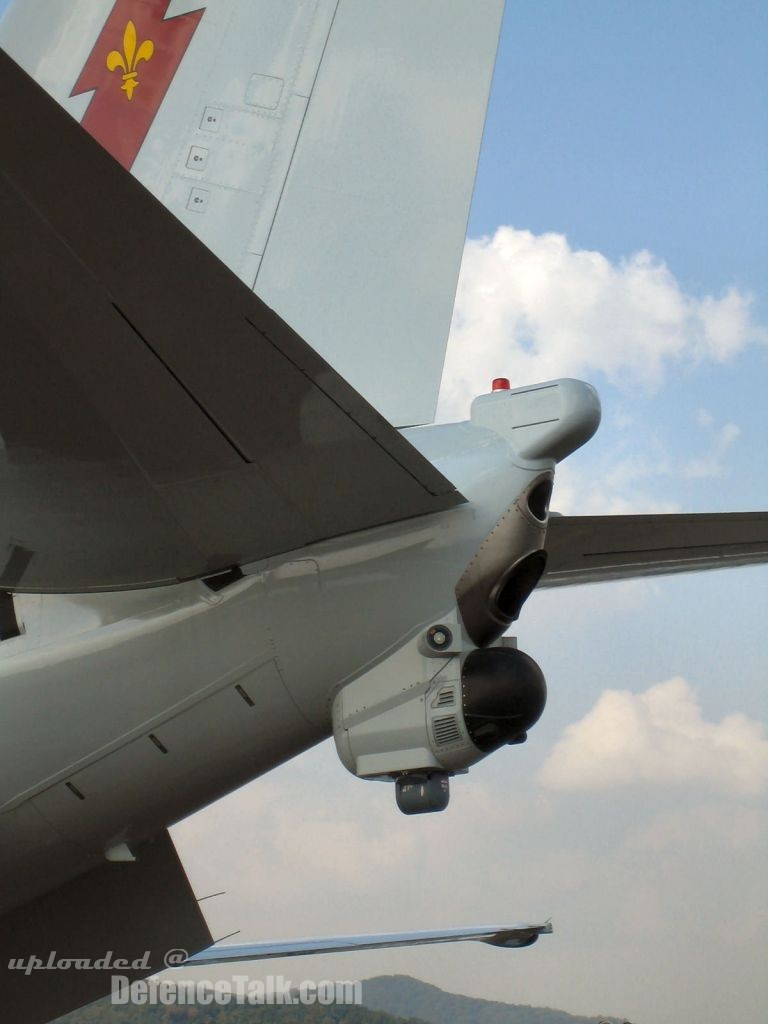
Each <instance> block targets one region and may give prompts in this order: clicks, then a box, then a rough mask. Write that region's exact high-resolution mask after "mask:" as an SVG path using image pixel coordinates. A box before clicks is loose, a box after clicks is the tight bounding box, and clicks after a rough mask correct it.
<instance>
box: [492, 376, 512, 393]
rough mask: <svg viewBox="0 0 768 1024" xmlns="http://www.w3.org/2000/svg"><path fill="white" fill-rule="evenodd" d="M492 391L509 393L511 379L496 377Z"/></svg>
mask: <svg viewBox="0 0 768 1024" xmlns="http://www.w3.org/2000/svg"><path fill="white" fill-rule="evenodd" d="M491 391H509V377H494V378H493V380H492V381H491Z"/></svg>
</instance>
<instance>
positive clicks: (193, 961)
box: [180, 921, 552, 967]
mask: <svg viewBox="0 0 768 1024" xmlns="http://www.w3.org/2000/svg"><path fill="white" fill-rule="evenodd" d="M551 933H552V925H551V924H550V923H549V922H548V921H547V922H545V923H544V924H509V925H476V926H474V927H471V928H439V929H436V930H434V931H419V932H384V933H381V934H377V935H336V936H332V937H330V938H316V939H284V940H282V941H276V942H251V943H245V944H240V945H234V944H233V945H226V944H225V945H221V946H211V948H210V949H203V950H201V951H200V952H199V953H196V954H195V955H194V956H191V957H190V958H189V959H188V960H186V961H185V962H184V963H183V964H182V965H180V966H183V967H204V966H205V965H207V964H229V963H236V962H238V961H241V962H242V961H248V960H270V959H273V958H276V957H283V956H307V955H310V954H312V953H346V952H350V951H354V950H364V949H390V948H393V947H397V946H430V945H437V944H442V943H446V942H484V943H485V944H486V945H488V946H501V947H503V948H506V949H519V948H520V947H522V946H530V945H532V944H533V943H534V942H536V940H537V939H538V937H539V936H540V935H551Z"/></svg>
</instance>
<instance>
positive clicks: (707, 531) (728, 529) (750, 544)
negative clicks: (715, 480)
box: [539, 512, 768, 587]
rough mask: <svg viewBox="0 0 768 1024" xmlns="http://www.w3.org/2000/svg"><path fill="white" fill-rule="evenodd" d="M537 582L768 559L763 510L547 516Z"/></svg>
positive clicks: (570, 582) (566, 582)
mask: <svg viewBox="0 0 768 1024" xmlns="http://www.w3.org/2000/svg"><path fill="white" fill-rule="evenodd" d="M547 551H548V553H549V557H548V559H547V568H546V571H545V573H544V576H543V578H542V581H541V583H540V584H539V586H542V587H563V586H574V585H576V584H579V583H597V582H600V581H605V580H625V579H635V578H639V577H643V576H669V575H672V574H674V573H680V572H699V571H702V570H704V569H725V568H728V567H729V566H731V567H735V566H739V565H758V564H760V563H764V562H768V512H698V513H684V512H683V513H674V514H666V515H664V514H659V515H626V516H553V517H552V518H551V519H550V521H549V526H548V527H547Z"/></svg>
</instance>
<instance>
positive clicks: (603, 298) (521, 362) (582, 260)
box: [440, 227, 768, 419]
mask: <svg viewBox="0 0 768 1024" xmlns="http://www.w3.org/2000/svg"><path fill="white" fill-rule="evenodd" d="M751 302H752V298H751V296H750V295H747V294H745V293H743V292H740V291H738V290H737V289H735V288H730V289H729V290H728V291H727V292H726V293H725V294H724V295H723V296H722V297H721V298H715V297H713V296H711V295H706V296H704V297H703V298H697V297H695V296H692V295H688V294H686V293H685V292H684V291H683V289H682V288H681V286H680V284H679V283H678V281H677V280H676V279H675V277H674V275H673V274H672V273H671V271H670V270H669V269H668V268H667V266H666V265H665V264H664V263H663V262H662V261H660V260H657V259H656V258H655V257H654V256H652V255H651V254H650V253H649V252H646V251H642V252H638V253H635V254H633V255H632V256H630V257H628V258H627V259H624V260H622V261H621V262H619V263H612V262H611V261H610V260H609V259H607V258H606V257H605V256H603V255H602V254H601V253H599V252H589V251H587V250H577V249H572V248H571V247H570V246H569V244H568V241H567V239H566V237H565V236H564V235H561V234H556V233H549V234H544V235H534V234H532V233H531V232H530V231H522V230H517V229H515V228H513V227H500V228H499V229H498V230H497V231H496V233H495V235H494V236H493V237H492V238H488V237H486V238H481V239H474V240H473V239H470V240H468V241H467V243H466V246H465V250H464V259H463V263H462V269H461V276H460V278H459V286H458V291H457V295H456V306H455V311H454V322H453V328H452V332H451V339H450V342H449V346H448V354H447V359H446V368H445V373H444V375H443V388H442V393H441V404H440V416H441V418H443V419H446V418H447V419H449V418H456V417H464V416H466V414H467V407H468V404H469V401H470V400H471V399H472V397H474V395H476V394H480V393H482V392H484V391H486V390H487V388H488V384H489V381H490V380H491V378H493V377H495V376H499V375H504V376H507V377H509V378H511V380H512V381H513V386H515V385H522V384H528V383H533V382H535V381H540V380H546V379H550V378H553V377H561V376H586V377H589V376H590V375H591V374H592V373H594V372H595V371H601V372H602V373H604V374H605V375H606V376H607V377H608V378H609V380H611V381H612V382H615V383H632V384H639V385H640V386H642V387H644V388H646V389H655V388H658V387H659V386H660V385H661V383H662V382H663V379H664V374H665V368H666V365H667V364H668V363H669V362H670V361H680V360H683V359H685V360H687V361H697V360H714V361H716V362H723V361H725V360H727V359H730V358H732V357H733V356H735V355H736V354H737V353H739V352H740V351H741V350H742V349H743V348H744V347H745V346H746V345H748V344H750V343H752V342H755V341H762V342H765V341H767V340H768V332H766V331H765V330H764V329H763V328H761V327H758V326H756V325H755V324H754V323H753V322H752V319H751V315H750V307H751Z"/></svg>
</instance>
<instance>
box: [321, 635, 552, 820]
mask: <svg viewBox="0 0 768 1024" xmlns="http://www.w3.org/2000/svg"><path fill="white" fill-rule="evenodd" d="M435 630H437V631H438V633H437V635H438V636H441V637H442V636H443V635H444V634H442V633H441V632H440V631H443V630H444V631H445V634H447V637H448V640H447V642H446V643H445V644H444V646H443V650H441V651H439V652H438V651H435V650H434V648H433V649H432V650H429V648H430V647H431V646H432V643H431V640H430V637H431V636H434V635H435ZM451 644H452V633H451V630H450V628H449V627H445V626H439V627H432V629H431V630H429V631H428V632H427V634H426V635H425V637H423V638H421V642H420V643H419V644H417V645H415V646H413V645H412V646H411V647H410V649H404V650H403V651H401V652H398V655H399V662H400V664H397V661H398V657H397V656H395V658H393V659H389V660H388V661H387V662H385V663H383V664H382V665H381V666H377V668H374V669H373V670H371V672H369V673H367V674H366V675H365V676H363V677H361V678H360V679H357V680H355V681H354V682H352V683H350V684H349V685H347V686H345V687H344V688H343V689H342V690H341V691H340V693H339V694H338V695H337V697H336V700H335V701H334V706H333V724H334V738H335V740H336V748H337V750H338V752H339V757H340V758H341V760H342V763H343V764H344V765H345V767H346V768H348V769H349V771H350V772H352V773H353V774H354V775H357V776H359V777H361V778H368V779H385V780H386V779H393V780H395V782H396V795H397V802H398V806H399V807H400V809H401V810H402V811H403V812H404V813H406V814H418V813H423V812H426V811H436V810H443V808H444V807H445V806H447V803H448V777H449V776H450V775H453V774H455V773H457V772H465V771H466V770H467V769H468V768H470V767H471V766H472V765H473V764H476V763H477V762H478V761H480V760H482V758H484V757H486V756H487V755H488V754H490V753H491V752H492V751H494V750H497V749H498V748H499V747H501V746H504V745H505V744H508V743H522V742H524V740H525V739H526V734H527V730H528V729H529V728H530V727H531V726H532V725H533V724H534V723H535V722H536V721H538V719H539V717H540V715H541V713H542V711H543V710H544V705H545V702H546V684H545V682H544V676H543V674H542V672H541V669H540V668H539V666H538V665H537V664H536V662H535V661H534V660H533V659H532V658H530V657H529V656H528V655H527V654H524V653H523V652H522V651H518V650H517V648H516V647H515V646H514V641H511V642H509V641H508V642H506V643H505V642H504V641H502V642H501V645H500V646H498V647H490V648H484V649H481V650H476V649H472V650H470V651H468V652H462V651H461V650H460V649H458V647H457V646H453V649H451V648H450V646H449V645H451ZM446 647H448V648H449V649H448V650H446V649H445V648H446ZM409 655H410V657H409ZM438 658H440V659H441V660H442V665H441V664H440V660H437V659H438ZM396 673H397V674H396Z"/></svg>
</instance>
